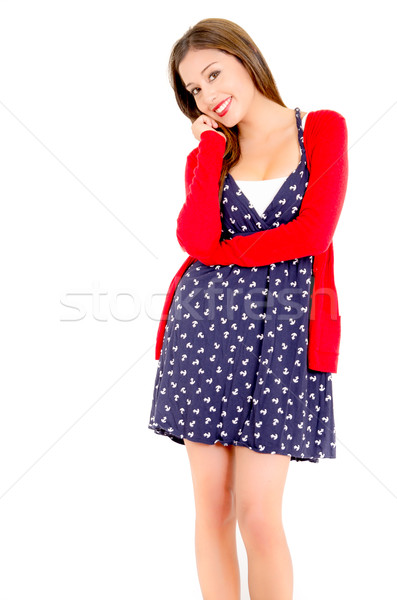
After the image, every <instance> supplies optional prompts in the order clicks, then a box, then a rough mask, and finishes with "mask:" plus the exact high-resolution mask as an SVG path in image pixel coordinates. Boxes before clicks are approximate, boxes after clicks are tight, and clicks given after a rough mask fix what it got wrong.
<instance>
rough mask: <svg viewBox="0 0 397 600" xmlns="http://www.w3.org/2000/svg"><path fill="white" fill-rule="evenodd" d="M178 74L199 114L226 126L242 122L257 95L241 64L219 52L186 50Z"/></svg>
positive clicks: (232, 57)
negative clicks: (191, 96) (192, 98)
mask: <svg viewBox="0 0 397 600" xmlns="http://www.w3.org/2000/svg"><path fill="white" fill-rule="evenodd" d="M179 75H180V76H181V79H182V82H183V84H184V85H185V87H186V89H187V90H188V91H189V92H190V93H191V94H192V95H193V97H194V99H195V101H196V105H197V107H198V109H199V110H200V112H202V113H204V114H206V115H208V116H209V117H211V118H213V119H215V120H216V121H217V122H218V123H222V124H223V125H225V126H226V127H233V126H234V125H237V123H239V122H240V121H242V120H243V119H244V117H245V115H246V114H247V113H248V111H249V108H250V106H251V104H252V102H253V100H254V97H255V95H256V93H257V92H258V90H257V89H256V87H255V84H254V82H253V81H252V79H251V77H250V75H249V73H248V71H247V70H246V69H245V67H244V65H242V64H241V62H240V61H239V60H238V59H237V58H236V57H235V56H233V55H231V54H226V53H224V52H221V51H220V50H213V49H208V48H206V49H203V50H193V49H191V50H189V51H188V53H187V54H186V56H185V58H184V59H183V60H182V61H181V63H180V65H179Z"/></svg>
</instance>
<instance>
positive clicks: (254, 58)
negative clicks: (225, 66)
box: [168, 19, 286, 198]
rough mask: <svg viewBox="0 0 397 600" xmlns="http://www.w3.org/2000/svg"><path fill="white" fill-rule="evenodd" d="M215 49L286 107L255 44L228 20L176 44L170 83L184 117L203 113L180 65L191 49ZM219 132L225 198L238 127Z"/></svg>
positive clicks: (208, 23) (196, 29)
mask: <svg viewBox="0 0 397 600" xmlns="http://www.w3.org/2000/svg"><path fill="white" fill-rule="evenodd" d="M205 48H213V49H215V50H221V51H222V52H226V53H227V54H232V55H233V56H235V57H236V58H237V59H239V60H240V62H241V63H242V64H243V65H244V67H245V68H246V69H247V71H248V73H249V74H250V76H251V78H252V81H253V82H254V84H255V86H256V88H257V89H258V90H259V91H260V92H261V93H262V94H264V96H266V97H267V98H269V99H270V100H273V101H274V102H276V103H277V104H280V105H281V106H286V105H285V104H284V102H283V101H282V99H281V96H280V94H279V91H278V89H277V85H276V82H275V81H274V78H273V75H272V74H271V71H270V69H269V67H268V65H267V63H266V61H265V59H264V57H263V55H262V53H261V52H260V50H259V49H258V47H257V46H256V44H255V43H254V42H253V40H252V39H251V38H250V36H249V35H248V33H246V31H244V29H242V28H241V27H239V25H236V23H233V22H232V21H228V20H227V19H203V20H202V21H199V22H198V23H197V24H196V25H194V26H193V27H190V28H189V29H188V30H187V32H186V33H185V34H184V35H183V36H182V37H181V38H180V39H179V40H177V41H176V42H175V44H174V46H173V47H172V50H171V56H170V59H169V64H168V71H169V79H170V83H171V86H172V88H173V90H174V92H175V98H176V101H177V104H178V106H179V108H180V109H181V111H182V112H183V114H184V115H186V116H187V117H188V118H189V119H190V121H191V122H192V123H193V121H195V120H196V119H197V118H198V117H199V116H200V115H201V114H202V113H201V112H200V111H199V109H198V107H197V105H196V102H195V99H194V96H193V95H192V94H191V93H190V92H188V90H187V89H186V88H185V86H184V84H183V82H182V79H181V76H180V74H179V71H178V69H179V65H180V63H181V62H182V60H183V59H184V58H185V56H186V54H187V53H188V51H189V50H190V49H195V50H200V49H205ZM219 129H220V130H221V131H222V132H223V133H224V134H225V136H226V151H225V156H224V159H223V165H222V171H221V176H220V180H219V197H220V198H221V197H222V190H223V182H224V179H225V176H226V174H227V172H228V171H229V169H231V168H232V166H233V165H235V164H236V163H237V161H238V159H239V158H240V144H239V139H238V129H237V125H235V126H234V127H225V126H223V125H222V124H219Z"/></svg>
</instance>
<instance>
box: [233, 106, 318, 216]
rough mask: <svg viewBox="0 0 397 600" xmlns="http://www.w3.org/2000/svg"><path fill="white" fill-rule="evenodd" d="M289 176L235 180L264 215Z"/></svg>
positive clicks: (303, 121) (303, 122)
mask: <svg viewBox="0 0 397 600" xmlns="http://www.w3.org/2000/svg"><path fill="white" fill-rule="evenodd" d="M308 114H309V113H306V115H305V116H304V117H303V119H302V129H304V128H305V120H306V117H307V115H308ZM288 177H289V175H286V177H275V178H274V179H263V180H257V181H255V180H253V181H250V180H248V181H244V180H239V181H237V180H235V181H236V183H237V185H238V187H239V188H240V190H241V191H242V192H243V194H244V196H246V198H247V199H248V201H249V202H250V204H252V205H253V206H254V207H255V210H256V211H257V213H258V214H259V215H262V214H263V213H264V211H265V209H266V208H267V207H268V206H269V204H270V202H271V201H272V200H273V198H274V196H275V195H276V193H277V192H278V190H279V189H280V188H281V186H282V185H283V183H284V181H286V179H287V178H288Z"/></svg>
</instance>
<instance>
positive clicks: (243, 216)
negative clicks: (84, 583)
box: [149, 19, 348, 600]
mask: <svg viewBox="0 0 397 600" xmlns="http://www.w3.org/2000/svg"><path fill="white" fill-rule="evenodd" d="M170 76H171V83H172V86H173V89H174V91H175V96H176V100H177V103H178V106H179V108H180V109H181V110H182V112H183V113H184V114H185V115H186V116H187V117H188V118H189V119H190V121H191V122H192V132H193V134H194V136H195V138H196V139H197V141H198V146H197V147H196V148H195V149H194V150H193V151H192V152H191V153H190V154H189V156H188V158H187V164H186V172H185V178H186V200H185V202H184V204H183V206H182V209H181V211H180V213H179V216H178V221H177V232H176V233H177V238H178V240H179V243H180V245H181V247H182V248H183V249H184V250H186V251H187V252H188V253H189V257H188V258H187V259H186V260H185V262H184V263H183V265H182V266H181V268H180V269H179V270H178V272H177V273H176V275H175V277H174V279H173V281H172V283H171V285H170V289H169V290H168V294H167V298H166V302H165V306H164V309H163V314H162V319H161V322H160V326H159V330H158V337H157V346H156V358H159V363H158V368H157V374H156V380H155V386H154V397H153V403H152V409H151V414H150V423H149V428H150V429H152V430H153V431H154V432H155V433H158V434H160V435H164V436H168V437H169V438H170V439H171V440H173V441H175V442H177V443H180V444H184V445H185V447H186V449H187V453H188V458H189V462H190V466H191V472H192V481H193V487H194V495H195V506H196V556H197V568H198V575H199V581H200V586H201V590H202V594H203V598H205V600H219V598H225V599H226V598H227V600H237V599H238V598H240V576H239V567H238V561H237V550H236V523H237V521H238V524H239V528H240V531H241V535H242V539H243V541H244V544H245V547H246V550H247V557H248V566H249V570H248V577H249V581H248V584H249V590H250V594H251V598H252V599H255V600H291V599H292V589H293V569H292V562H291V556H290V552H289V549H288V545H287V541H286V537H285V533H284V530H283V524H282V497H283V490H284V485H285V481H286V476H287V472H288V467H289V464H290V461H291V460H294V461H303V460H304V461H309V462H319V459H320V458H335V456H336V449H335V423H334V413H333V396H332V373H334V372H336V370H337V360H338V353H339V341H340V315H339V309H338V301H337V294H336V288H335V283H334V276H333V246H332V237H333V234H334V231H335V228H336V225H337V222H338V219H339V216H340V212H341V209H342V204H343V201H344V197H345V192H346V186H347V173H348V168H347V130H346V123H345V119H344V117H343V116H342V115H340V114H339V113H337V112H335V111H332V110H318V111H309V112H302V111H301V110H300V109H299V108H298V107H296V108H295V109H291V108H287V107H286V105H285V104H284V103H283V101H282V100H281V97H280V95H279V92H278V90H277V86H276V84H275V81H274V79H273V77H272V74H271V72H270V70H269V68H268V66H267V64H266V62H265V60H264V58H263V56H262V54H261V52H260V51H259V49H258V48H257V46H256V45H255V44H254V42H253V41H252V39H251V38H250V37H249V36H248V34H247V33H246V32H245V31H244V30H243V29H241V28H240V27H239V26H238V25H236V24H234V23H232V22H230V21H227V20H224V19H206V20H203V21H200V22H199V23H197V24H196V25H195V26H194V27H192V28H190V29H189V30H188V31H187V32H186V34H185V35H183V36H182V38H181V39H179V40H178V41H177V42H176V44H175V45H174V47H173V50H172V53H171V57H170ZM309 175H310V177H309ZM165 334H166V335H165Z"/></svg>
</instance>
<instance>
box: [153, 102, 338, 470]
mask: <svg viewBox="0 0 397 600" xmlns="http://www.w3.org/2000/svg"><path fill="white" fill-rule="evenodd" d="M295 115H296V123H297V131H298V139H299V144H300V149H301V160H300V163H299V165H298V166H297V167H296V169H295V170H294V171H292V173H290V175H289V176H288V177H287V178H286V180H285V181H284V183H283V184H282V185H281V187H280V189H279V190H278V192H277V193H276V194H275V196H274V198H273V200H272V201H271V202H270V204H269V205H268V206H267V207H266V209H265V211H264V212H263V214H259V213H258V212H257V210H256V209H255V208H254V206H253V205H252V204H251V203H250V201H249V199H248V198H246V197H245V196H244V193H243V192H242V191H241V190H240V189H239V187H238V185H237V184H236V182H235V180H234V179H233V177H232V176H231V175H230V174H228V175H227V176H226V178H225V183H224V190H223V191H224V195H223V200H222V203H221V218H222V235H221V240H222V239H231V238H232V237H233V236H234V235H250V234H251V233H255V232H257V231H259V230H265V229H270V228H271V227H279V226H280V225H281V224H284V223H288V222H289V221H291V220H292V219H294V218H295V217H296V216H297V214H298V213H299V209H300V205H301V202H302V199H303V196H304V194H305V191H306V188H307V185H308V181H309V171H308V168H307V165H306V151H305V147H304V144H303V129H302V122H301V116H300V110H299V108H296V109H295ZM312 265H313V256H305V257H302V258H296V259H291V260H283V261H280V262H278V263H273V264H270V265H265V266H257V267H241V266H238V265H235V264H230V265H210V266H208V265H205V264H204V263H202V262H200V261H196V262H194V263H193V264H191V265H190V266H189V267H188V268H187V269H186V271H185V272H184V274H183V275H182V277H181V279H180V281H179V283H178V285H177V287H176V289H175V293H174V297H173V300H172V304H171V306H170V310H169V314H168V319H167V325H166V329H165V333H164V341H163V346H162V349H161V354H160V358H159V361H158V365H157V372H156V377H155V383H154V391H153V400H152V406H151V412H150V421H149V424H148V427H149V429H152V430H153V431H154V432H155V433H157V434H160V435H164V436H167V437H169V438H170V439H171V440H173V441H174V442H177V443H179V444H184V438H186V439H188V440H191V441H193V442H201V443H204V444H216V443H220V444H223V445H224V446H228V445H231V444H233V445H235V446H245V447H247V448H249V449H250V450H253V451H255V452H262V453H268V454H269V453H270V454H282V455H288V456H290V457H291V460H296V461H300V460H307V461H310V462H319V459H320V458H335V456H336V444H335V423H334V411H333V398H332V373H325V372H322V371H313V370H311V369H309V368H308V359H307V349H308V326H309V315H310V307H311V297H310V295H311V290H312V286H313V277H314V275H313V271H312Z"/></svg>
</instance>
